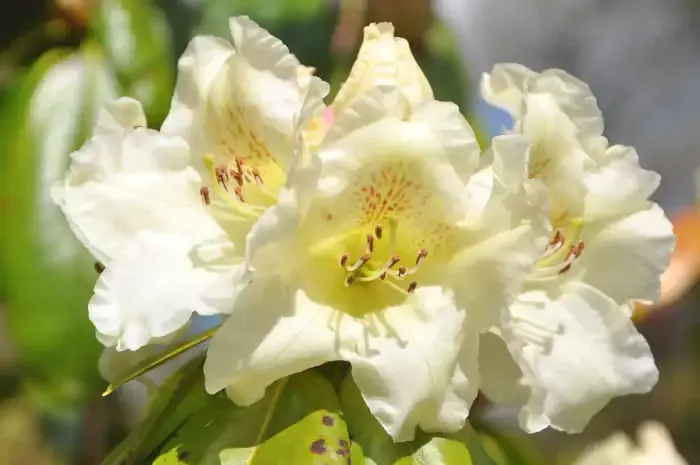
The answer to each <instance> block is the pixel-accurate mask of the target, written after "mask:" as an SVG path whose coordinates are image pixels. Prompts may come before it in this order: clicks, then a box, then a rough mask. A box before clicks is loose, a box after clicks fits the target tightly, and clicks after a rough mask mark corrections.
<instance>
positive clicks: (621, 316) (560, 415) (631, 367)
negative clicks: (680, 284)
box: [502, 282, 658, 433]
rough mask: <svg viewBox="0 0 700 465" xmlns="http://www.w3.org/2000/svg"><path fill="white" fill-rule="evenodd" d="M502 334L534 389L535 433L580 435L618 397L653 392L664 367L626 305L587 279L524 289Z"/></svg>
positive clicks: (527, 411) (529, 425) (526, 422)
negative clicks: (553, 431)
mask: <svg viewBox="0 0 700 465" xmlns="http://www.w3.org/2000/svg"><path fill="white" fill-rule="evenodd" d="M502 334H503V337H504V339H505V341H506V342H507V345H508V349H509V350H510V352H511V355H512V356H513V358H514V359H515V361H516V363H517V364H518V365H519V366H520V369H521V370H522V372H523V375H524V381H525V383H526V385H527V386H528V387H529V388H530V390H531V394H530V399H529V402H528V403H527V404H526V405H525V407H523V409H522V411H521V414H520V424H521V426H522V428H523V429H525V430H526V431H528V432H531V433H532V432H537V431H540V430H542V429H545V428H547V427H552V428H555V429H559V430H564V431H568V432H572V433H576V432H580V431H582V430H583V428H584V427H585V426H586V425H587V424H588V422H589V421H590V420H591V418H592V417H593V416H594V415H595V414H596V413H598V412H599V411H600V410H601V409H602V408H603V407H604V406H605V405H606V404H607V403H608V402H609V401H610V400H611V399H612V398H613V397H617V396H622V395H627V394H634V393H645V392H649V391H650V390H651V388H653V387H654V385H655V384H656V382H657V380H658V371H657V369H656V366H655V364H654V358H653V356H652V354H651V351H650V349H649V345H648V344H647V342H646V341H645V340H644V337H643V336H641V335H640V334H639V333H638V332H637V330H636V328H635V327H634V324H633V323H632V321H631V320H630V319H629V317H628V315H627V314H626V313H625V312H624V311H621V309H620V306H619V305H617V304H616V303H615V302H614V301H613V300H612V299H610V298H609V297H607V296H606V295H605V294H603V293H601V292H600V291H598V290H596V289H595V288H592V287H590V286H588V285H586V284H583V283H579V282H569V283H566V284H564V285H562V286H560V287H551V288H540V289H537V290H536V289H533V290H530V291H527V292H525V293H523V294H522V295H521V296H520V297H519V298H518V300H517V301H516V302H515V303H514V304H513V305H512V306H511V307H510V310H509V312H508V313H506V314H505V316H504V320H503V324H502Z"/></svg>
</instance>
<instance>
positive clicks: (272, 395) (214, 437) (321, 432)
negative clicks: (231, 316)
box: [104, 357, 350, 465]
mask: <svg viewBox="0 0 700 465" xmlns="http://www.w3.org/2000/svg"><path fill="white" fill-rule="evenodd" d="M201 367H202V361H201V357H200V358H198V359H197V360H194V361H193V362H190V363H189V364H188V365H185V367H184V368H182V369H181V370H179V371H178V372H177V373H175V375H174V376H173V377H172V378H171V379H170V380H169V381H167V382H166V384H165V385H164V386H163V387H162V388H161V392H160V393H159V394H158V395H157V396H156V398H155V400H154V403H153V406H152V407H151V410H150V412H149V414H148V416H147V418H146V420H145V421H144V423H143V424H142V425H141V426H140V427H139V428H137V430H136V431H134V432H133V433H132V435H131V436H130V437H129V438H127V440H126V441H125V443H124V444H122V445H121V446H120V447H119V448H118V449H117V450H116V451H115V452H114V453H113V454H112V455H111V456H110V457H109V458H108V459H107V460H106V461H105V462H104V465H122V464H125V463H153V464H158V465H175V464H177V465H181V464H182V465H184V464H187V465H276V464H281V463H284V464H286V465H296V464H300V465H302V464H303V465H307V464H308V465H313V464H318V465H324V464H328V465H336V464H342V465H347V463H348V459H349V457H350V448H349V446H350V439H349V437H348V434H347V429H346V427H345V422H344V420H343V417H342V414H341V413H340V403H339V400H338V397H337V394H336V392H335V391H334V389H333V387H332V385H331V384H330V383H329V382H328V381H327V380H326V379H325V378H324V377H323V376H321V375H319V374H318V373H316V372H314V371H307V372H304V373H299V374H296V375H293V376H291V377H289V378H286V379H283V380H280V381H278V382H276V383H275V384H273V385H272V386H270V387H269V388H268V389H267V392H266V395H265V397H264V398H263V399H261V400H260V401H259V402H257V403H255V404H253V405H251V406H249V407H240V406H238V405H236V404H234V403H233V402H232V401H231V400H229V399H228V397H226V395H225V393H219V394H217V395H208V394H207V393H206V392H205V390H204V376H203V373H202V368H201Z"/></svg>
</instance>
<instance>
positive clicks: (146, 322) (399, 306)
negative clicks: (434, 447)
mask: <svg viewBox="0 0 700 465" xmlns="http://www.w3.org/2000/svg"><path fill="white" fill-rule="evenodd" d="M230 26H231V34H232V37H233V44H231V43H228V42H226V41H223V40H221V39H217V38H213V37H206V36H201V37H196V38H195V39H193V40H192V42H191V43H190V44H189V47H188V48H187V50H186V51H185V53H184V55H183V56H182V57H181V58H180V60H179V63H178V69H179V75H178V80H177V85H176V90H175V95H174V97H173V100H172V106H171V110H170V114H169V115H168V117H167V119H166V121H165V123H164V124H163V126H162V128H161V130H160V131H155V130H152V129H148V128H147V127H146V121H145V118H144V114H143V111H142V108H141V106H140V104H139V103H138V102H137V101H135V100H132V99H129V98H122V99H119V100H117V101H116V102H114V103H112V104H111V105H109V106H107V107H106V108H104V109H103V110H102V112H101V114H100V117H99V121H98V123H97V126H96V128H95V130H94V134H93V137H92V139H91V140H89V141H88V142H87V143H86V144H85V145H84V146H83V147H82V148H81V149H80V150H78V151H77V152H75V153H74V154H73V155H72V164H71V167H70V170H69V171H68V173H67V175H66V177H65V179H64V180H63V181H62V182H61V183H60V185H58V186H56V187H55V189H54V198H55V200H56V202H57V203H58V204H59V205H60V206H61V208H62V210H63V212H64V213H65V216H66V218H67V219H68V222H69V224H70V226H71V228H72V230H73V231H74V232H75V234H76V236H77V237H78V238H79V239H80V240H81V241H82V242H83V243H84V244H85V246H86V247H87V248H88V249H89V250H90V251H91V252H92V254H93V255H94V257H95V258H96V259H97V260H99V261H100V262H101V263H102V264H104V266H105V269H104V271H103V272H102V273H101V275H100V277H99V280H98V282H97V284H96V286H95V294H94V297H93V299H92V301H91V302H90V305H89V315H90V319H91V320H92V322H93V323H94V325H95V327H96V329H97V334H98V338H99V340H100V341H101V342H102V343H103V344H105V345H106V346H108V347H116V349H117V350H119V351H136V350H139V349H142V348H144V347H145V346H147V345H148V344H153V343H157V342H159V341H162V340H163V339H164V338H166V339H167V338H169V337H172V336H173V335H174V334H175V333H176V331H178V330H179V329H180V328H181V327H183V326H184V325H185V324H186V323H187V322H188V321H189V320H190V318H191V317H192V314H193V313H197V314H200V315H211V314H223V315H224V316H225V322H224V323H223V325H222V326H221V327H220V328H219V329H218V331H217V332H216V334H215V335H214V337H213V338H212V341H211V345H210V347H209V349H208V353H207V359H206V363H205V366H204V376H205V379H206V388H207V390H208V391H209V392H210V393H215V392H218V391H221V390H225V391H226V393H227V394H228V396H229V397H230V398H231V399H232V400H233V401H234V402H236V403H239V404H241V405H248V404H251V403H254V402H256V401H257V400H259V399H260V398H261V397H262V396H263V395H264V393H265V390H266V388H267V387H268V386H269V385H270V384H272V383H273V382H275V381H276V380H278V379H280V378H282V377H285V376H288V375H291V374H293V373H296V372H300V371H303V370H306V369H309V368H312V367H314V366H317V365H320V364H323V363H325V362H329V361H337V360H342V361H346V362H348V363H349V364H350V365H351V367H352V377H353V379H354V381H355V383H356V384H357V386H358V387H359V389H360V391H361V392H362V396H363V398H364V400H365V401H366V403H367V405H368V407H369V409H370V410H371V412H372V413H373V414H374V416H375V417H376V418H377V420H378V421H379V422H380V423H381V425H382V426H383V427H384V428H385V429H386V431H387V432H388V433H389V434H390V435H391V436H392V437H393V438H394V439H395V440H396V441H405V440H410V439H412V438H413V436H414V434H415V430H416V428H417V427H420V428H422V429H424V430H426V431H456V430H459V429H460V428H461V427H462V426H463V425H464V422H465V420H466V418H467V416H468V414H469V409H470V407H471V405H472V403H473V402H474V399H475V397H476V395H477V393H478V392H479V391H480V390H481V391H483V392H484V394H485V395H487V396H488V397H491V398H493V399H495V400H497V401H501V402H515V403H518V404H520V405H521V406H522V410H521V416H520V420H521V425H522V427H523V428H524V429H525V430H527V431H530V432H534V431H539V430H542V429H544V428H547V427H552V428H556V429H561V430H566V431H570V432H575V431H580V430H581V429H582V428H583V427H584V426H585V425H586V423H587V422H588V421H589V420H590V419H591V417H592V416H593V415H594V414H595V413H596V412H598V411H599V410H600V409H601V408H602V407H603V406H604V405H605V404H606V403H607V402H608V401H609V400H610V399H611V398H613V397H614V396H620V395H625V394H630V393H641V392H646V391H648V390H650V389H651V388H652V387H653V386H654V384H655V383H656V381H657V377H658V373H657V370H656V367H655V365H654V361H653V357H652V354H651V352H650V350H649V346H648V345H647V343H646V341H645V340H644V338H643V337H642V336H641V335H640V334H639V333H638V332H637V330H636V329H635V326H634V324H633V323H632V320H631V314H632V309H633V307H634V302H635V301H653V300H654V299H655V298H656V297H657V294H658V291H659V276H660V275H661V273H662V272H663V271H664V269H665V267H666V266H667V262H668V259H669V255H670V252H671V250H672V248H673V244H674V237H673V233H672V228H671V225H670V223H669V222H668V221H667V219H666V218H665V216H664V214H663V212H662V211H661V209H660V208H659V207H658V206H657V205H655V204H654V203H652V202H650V201H649V200H648V198H649V196H650V195H651V194H652V193H653V192H654V190H655V189H656V187H657V186H658V183H659V177H658V175H656V174H655V173H652V172H649V171H644V170H642V169H641V168H640V167H639V163H638V159H637V154H636V153H635V151H634V149H633V148H631V147H624V146H619V145H613V146H609V145H608V142H607V140H606V139H605V137H603V135H602V132H603V121H602V117H601V114H600V110H599V109H598V107H597V105H596V101H595V99H594V97H593V96H592V95H591V92H590V90H589V88H588V87H587V86H586V85H585V84H584V83H582V82H580V81H578V80H577V79H575V78H573V77H571V76H569V75H568V74H566V73H564V72H562V71H558V70H549V71H545V72H544V73H541V74H537V73H535V72H533V71H530V70H528V69H526V68H524V67H521V66H517V65H502V66H497V67H496V68H494V70H493V72H492V73H490V74H488V75H485V76H484V79H483V85H482V93H483V95H484V97H485V98H486V99H487V100H488V101H489V102H491V103H492V104H494V105H496V106H499V107H502V108H504V109H506V110H507V111H509V112H510V113H511V114H512V115H513V117H514V119H515V127H514V131H512V132H511V133H508V134H504V135H500V136H497V137H495V138H494V139H493V141H492V143H491V145H490V147H489V148H488V149H487V150H485V151H482V150H481V148H480V147H479V144H478V143H477V141H476V138H475V136H474V132H473V131H472V129H471V127H470V126H469V124H468V123H467V121H466V120H465V118H464V117H463V116H462V115H461V114H460V112H459V110H458V108H457V106H456V105H454V104H452V103H446V102H439V101H436V100H434V97H433V92H432V89H431V88H430V85H429V83H428V81H427V80H426V78H425V76H424V75H423V73H422V71H421V69H420V68H419V67H418V65H417V63H416V62H415V60H414V59H413V56H412V55H411V52H410V50H409V48H408V45H407V43H406V41H404V40H402V39H399V38H395V37H394V35H393V28H392V26H391V25H389V24H372V25H370V26H368V27H367V28H366V29H365V34H364V42H363V44H362V47H361V49H360V51H359V54H358V57H357V60H356V62H355V64H354V66H353V67H352V70H351V72H350V75H349V77H348V79H347V81H346V82H345V83H344V85H343V87H342V88H341V89H340V91H339V92H338V94H337V97H336V98H335V99H334V101H333V102H332V103H330V104H329V105H328V106H326V104H325V103H324V100H323V99H324V97H325V96H326V94H327V93H328V90H329V88H328V85H327V84H326V83H324V82H323V81H321V80H320V79H318V78H317V77H315V76H313V70H311V69H309V68H306V67H304V66H302V65H301V64H300V63H299V62H298V60H297V59H296V58H295V57H294V56H293V55H292V54H291V53H290V52H289V50H288V49H287V47H285V46H284V44H282V43H281V42H280V41H279V40H278V39H276V38H275V37H273V36H271V35H270V34H269V33H268V32H266V31H265V30H263V29H262V28H260V27H259V26H258V25H257V24H255V23H254V22H253V21H251V20H249V19H248V18H246V17H238V18H233V19H232V20H231V22H230Z"/></svg>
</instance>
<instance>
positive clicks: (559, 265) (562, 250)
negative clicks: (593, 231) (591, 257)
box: [530, 218, 584, 280]
mask: <svg viewBox="0 0 700 465" xmlns="http://www.w3.org/2000/svg"><path fill="white" fill-rule="evenodd" d="M582 229H583V221H582V220H581V219H580V218H575V219H573V220H571V222H570V223H569V224H568V225H567V226H566V227H564V228H558V229H556V230H555V231H554V233H553V235H552V237H551V238H550V240H549V242H548V243H547V247H546V248H545V250H544V253H543V254H542V256H541V257H540V259H539V261H538V262H537V264H536V265H535V268H534V270H533V272H532V273H531V274H530V279H535V280H543V279H552V278H556V277H557V276H559V275H561V274H564V273H566V272H567V271H569V270H570V269H571V266H572V265H573V264H574V262H575V261H576V259H578V258H579V257H580V256H581V254H582V253H583V249H584V242H583V241H582V240H579V237H580V235H581V230H582Z"/></svg>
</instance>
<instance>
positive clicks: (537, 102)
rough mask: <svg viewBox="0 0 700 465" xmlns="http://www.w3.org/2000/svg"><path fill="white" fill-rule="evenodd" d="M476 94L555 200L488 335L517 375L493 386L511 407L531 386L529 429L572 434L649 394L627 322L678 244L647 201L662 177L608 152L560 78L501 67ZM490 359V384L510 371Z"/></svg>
mask: <svg viewBox="0 0 700 465" xmlns="http://www.w3.org/2000/svg"><path fill="white" fill-rule="evenodd" d="M482 93H483V95H484V97H485V98H486V100H487V101H489V102H490V103H492V104H494V105H496V106H499V107H502V108H504V109H506V110H507V111H509V112H510V113H511V115H513V117H514V119H515V132H516V133H519V134H521V135H523V136H524V137H526V138H527V140H528V141H529V142H530V143H531V145H532V152H531V156H530V161H529V170H528V171H529V177H531V178H534V179H536V180H539V181H541V182H542V183H543V184H544V185H545V186H546V187H547V191H548V192H549V200H550V205H551V216H550V223H551V231H550V235H549V237H548V238H543V240H542V249H541V253H542V255H541V257H540V259H539V260H538V262H537V264H536V265H535V266H534V267H533V269H532V271H531V273H530V275H529V277H528V279H527V281H526V284H525V288H524V290H523V293H522V294H521V295H520V296H519V297H518V299H517V301H516V302H515V303H514V304H513V305H512V306H511V307H510V309H509V311H508V312H506V313H505V314H504V315H503V316H502V321H501V323H500V325H498V327H497V328H495V329H494V330H493V332H494V333H496V334H497V335H500V337H502V338H503V340H504V341H505V343H506V345H507V347H508V350H509V352H510V354H511V356H512V358H513V359H514V360H515V362H516V363H517V365H518V367H519V369H520V374H519V376H520V377H521V379H520V381H519V383H518V382H514V381H515V380H512V381H511V382H509V383H505V382H501V383H493V382H490V383H488V384H489V386H493V385H499V386H500V389H499V391H501V392H498V393H496V397H498V398H503V397H504V396H506V397H507V396H508V393H507V392H503V391H508V390H510V391H511V392H510V394H512V396H511V400H516V399H517V398H518V395H520V394H523V390H522V388H523V387H525V388H526V389H525V390H524V392H525V396H526V397H527V398H526V399H525V400H524V402H525V405H524V407H523V409H522V411H521V415H520V421H521V426H522V427H523V428H524V429H525V430H527V431H529V432H535V431H540V430H542V429H544V428H546V427H549V426H551V427H554V428H556V429H561V430H565V431H569V432H578V431H581V430H582V429H583V428H584V427H585V425H586V424H587V423H588V421H589V420H590V419H591V417H592V416H593V415H594V414H595V413H597V412H598V411H600V410H601V409H602V408H603V407H604V406H605V405H606V404H607V403H608V401H609V400H610V399H611V398H613V397H615V396H620V395H625V394H631V393H644V392H648V391H649V390H650V389H651V388H652V387H653V386H654V385H655V384H656V382H657V379H658V372H657V369H656V366H655V364H654V360H653V357H652V354H651V351H650V350H649V346H648V345H647V342H646V341H645V339H644V338H643V337H642V336H641V335H640V334H639V333H638V332H637V330H636V328H635V326H634V324H633V323H632V321H631V319H630V315H631V311H632V308H633V306H634V301H654V300H655V299H657V297H658V294H659V288H660V276H661V274H662V272H663V271H664V270H665V269H666V267H667V265H668V261H669V257H670V254H671V251H672V249H673V246H674V236H673V231H672V226H671V223H670V222H669V221H668V220H667V219H666V217H665V216H664V213H663V212H662V210H661V209H660V208H659V206H658V205H656V204H654V203H652V202H650V201H649V200H648V198H649V196H650V195H651V194H652V193H653V192H654V190H655V189H656V187H657V186H658V183H659V176H658V175H657V174H656V173H653V172H650V171H645V170H643V169H641V168H640V167H639V163H638V157H637V154H636V152H635V151H634V149H633V148H631V147H624V146H619V145H615V146H608V143H607V140H606V139H605V138H604V137H603V136H602V132H603V119H602V116H601V113H600V110H599V109H598V107H597V104H596V100H595V98H594V97H593V95H592V94H591V92H590V89H589V88H588V86H586V84H584V83H583V82H581V81H579V80H577V79H576V78H574V77H572V76H569V75H568V74H566V73H564V72H563V71H559V70H549V71H545V72H543V73H541V74H537V73H535V72H533V71H530V70H529V69H527V68H525V67H522V66H519V65H497V66H496V67H495V68H494V69H493V71H492V73H491V74H490V75H489V74H487V75H485V76H484V79H483V82H482ZM497 353H501V352H499V351H494V352H490V353H485V352H482V357H483V360H484V363H483V372H484V376H485V377H486V376H490V375H492V376H503V375H504V373H512V372H513V370H506V369H504V368H503V367H504V366H505V364H507V361H504V360H499V361H494V358H495V355H494V354H497ZM490 358H491V360H490ZM499 367H500V368H499ZM495 370H500V372H494V371H495ZM505 386H507V387H505ZM487 394H488V393H487Z"/></svg>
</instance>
